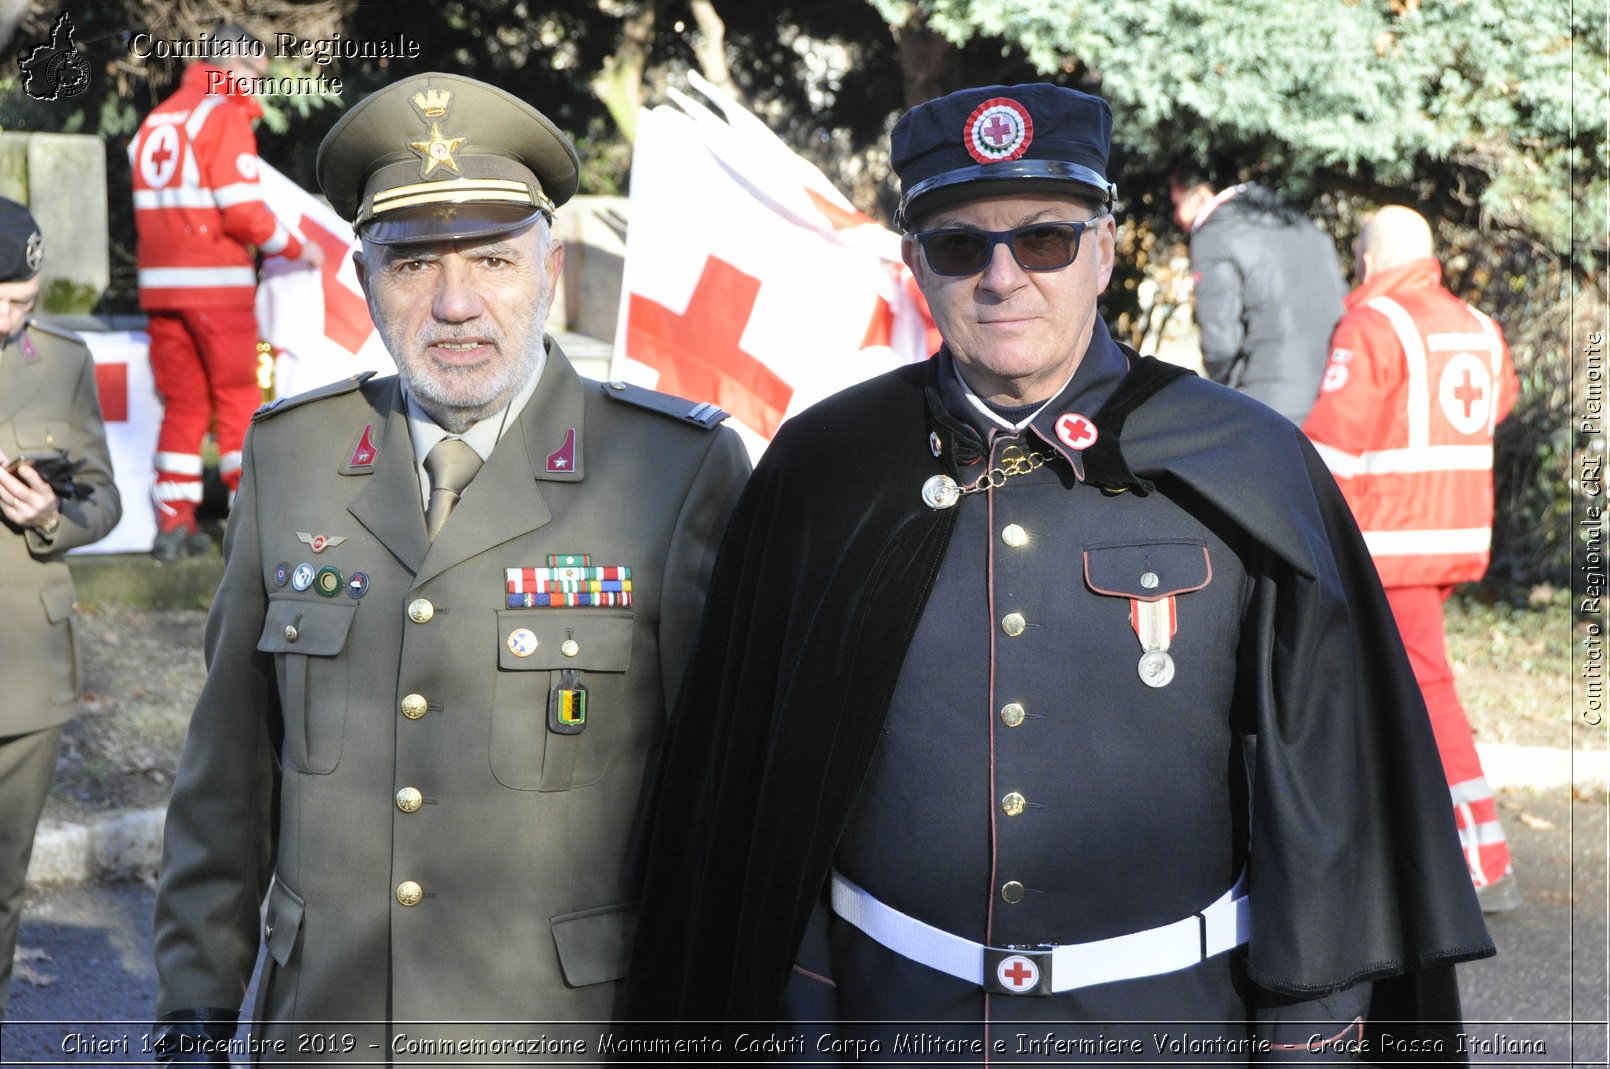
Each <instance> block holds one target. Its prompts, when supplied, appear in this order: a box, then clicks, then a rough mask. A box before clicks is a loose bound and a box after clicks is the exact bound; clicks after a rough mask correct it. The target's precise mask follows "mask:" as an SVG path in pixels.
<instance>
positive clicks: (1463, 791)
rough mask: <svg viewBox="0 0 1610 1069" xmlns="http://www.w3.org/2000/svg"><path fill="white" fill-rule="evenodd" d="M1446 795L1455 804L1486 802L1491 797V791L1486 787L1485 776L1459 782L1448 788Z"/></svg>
mask: <svg viewBox="0 0 1610 1069" xmlns="http://www.w3.org/2000/svg"><path fill="white" fill-rule="evenodd" d="M1448 793H1449V794H1450V795H1452V796H1453V800H1454V801H1455V802H1456V803H1457V802H1487V801H1491V800H1492V797H1493V789H1492V788H1491V787H1490V786H1488V785H1487V777H1486V776H1476V777H1475V778H1473V779H1467V780H1461V781H1460V782H1458V783H1455V784H1453V785H1452V786H1451V787H1449V788H1448Z"/></svg>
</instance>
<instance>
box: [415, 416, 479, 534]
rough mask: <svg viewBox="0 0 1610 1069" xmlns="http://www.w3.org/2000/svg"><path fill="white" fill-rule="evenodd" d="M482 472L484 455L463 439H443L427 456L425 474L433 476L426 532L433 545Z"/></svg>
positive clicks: (426, 513)
mask: <svg viewBox="0 0 1610 1069" xmlns="http://www.w3.org/2000/svg"><path fill="white" fill-rule="evenodd" d="M480 470H481V454H479V453H477V452H476V451H475V450H473V449H471V448H470V447H469V446H468V445H466V444H465V443H464V440H463V439H461V438H443V439H442V440H441V441H439V442H437V443H436V445H435V446H434V447H433V448H432V449H431V451H430V452H429V453H426V454H425V474H426V475H427V476H429V477H430V503H429V504H428V505H426V506H425V530H426V532H427V533H428V534H429V535H430V540H431V541H432V542H434V541H436V536H437V535H438V534H439V533H440V532H441V529H442V524H444V523H446V522H447V516H448V514H449V513H450V512H452V511H453V506H454V505H457V504H458V498H459V495H460V494H462V493H463V492H464V488H465V487H466V486H468V485H470V480H471V479H473V478H475V473H476V472H478V471H480Z"/></svg>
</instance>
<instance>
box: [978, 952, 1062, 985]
mask: <svg viewBox="0 0 1610 1069" xmlns="http://www.w3.org/2000/svg"><path fill="white" fill-rule="evenodd" d="M984 990H986V991H988V992H989V993H990V994H992V995H1049V994H1051V948H1050V947H1007V948H1004V949H997V948H996V947H985V948H984Z"/></svg>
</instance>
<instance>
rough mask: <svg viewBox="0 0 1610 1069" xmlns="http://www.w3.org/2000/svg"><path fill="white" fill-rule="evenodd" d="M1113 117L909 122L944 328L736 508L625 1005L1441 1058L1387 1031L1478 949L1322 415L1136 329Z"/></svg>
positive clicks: (903, 1035) (1443, 1002)
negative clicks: (1123, 294)
mask: <svg viewBox="0 0 1610 1069" xmlns="http://www.w3.org/2000/svg"><path fill="white" fill-rule="evenodd" d="M1110 129H1111V117H1110V113H1109V111H1108V108H1107V105H1106V103H1105V102H1104V101H1103V100H1101V99H1099V98H1097V97H1094V96H1089V95H1086V94H1084V93H1079V92H1076V91H1073V90H1070V89H1063V88H1059V87H1055V86H1051V85H1020V86H1011V87H1007V86H988V87H984V88H979V89H970V90H965V91H962V92H959V93H955V94H952V95H950V96H947V97H943V98H941V99H938V100H934V101H930V102H928V103H926V104H923V105H920V106H918V107H916V108H914V109H912V110H911V111H910V112H908V113H907V114H906V115H905V116H904V117H903V118H902V119H901V120H900V122H899V123H898V124H897V125H896V126H895V128H894V131H893V137H892V140H893V145H892V148H893V152H892V161H893V165H894V168H895V170H896V171H897V172H898V175H899V179H900V184H901V190H902V198H901V205H900V212H899V216H898V221H899V223H900V225H901V227H902V228H903V229H904V230H905V232H906V237H905V241H904V246H903V248H904V256H905V261H906V263H907V264H908V265H909V266H910V268H911V270H912V272H913V274H914V275H915V276H916V279H917V282H918V284H919V285H920V286H921V288H922V292H923V294H924V295H925V296H926V298H927V300H928V304H929V307H930V308H931V309H932V312H933V317H934V321H935V323H936V324H937V326H938V328H939V331H940V334H941V335H942V337H943V340H944V345H943V347H942V348H941V349H940V351H939V352H938V353H937V354H935V356H934V357H933V359H931V360H929V361H928V362H927V363H926V364H924V365H918V366H912V367H909V368H904V369H901V370H898V371H895V372H892V373H889V374H887V375H884V376H882V377H880V378H877V379H873V380H870V381H869V382H866V383H863V384H862V385H860V386H857V387H853V388H851V389H849V390H846V391H844V392H843V393H841V394H839V395H836V396H835V397H832V398H829V399H827V400H825V401H823V402H822V403H821V404H819V405H817V406H816V407H815V408H813V409H810V410H808V411H806V412H804V413H801V414H800V415H798V416H796V417H795V418H794V419H792V420H790V421H789V422H788V423H787V424H786V425H785V426H784V427H783V428H782V429H781V431H780V432H779V434H778V435H777V437H776V438H775V439H774V441H773V442H772V444H771V446H770V447H769V448H768V450H767V452H766V454H765V456H764V457H763V458H762V460H761V462H760V465H759V467H758V469H757V471H756V473H755V476H754V479H753V481H752V482H751V483H750V484H749V487H748V489H747V490H746V491H745V493H744V495H743V497H742V499H741V500H740V503H739V505H738V508H737V511H736V514H735V517H734V520H733V523H732V526H731V527H730V528H729V530H728V533H727V537H726V540H725V543H724V545H723V548H722V551H721V556H720V558H719V560H718V562H717V566H716V574H715V577H714V579H713V582H712V591H713V593H712V595H711V599H710V602H709V608H708V611H707V614H706V618H705V624H704V628H703V632H702V635H701V639H700V643H699V647H698V650H697V651H696V653H695V656H694V660H693V664H692V666H691V668H690V670H689V675H688V680H687V684H686V687H685V689H684V691H683V694H682V696H681V699H680V701H679V703H678V710H677V713H676V715H675V716H674V717H673V721H672V723H673V727H672V737H671V739H670V741H669V744H668V745H669V751H668V757H667V760H666V762H665V765H664V767H663V769H662V772H663V775H662V778H661V785H660V795H659V798H658V808H657V814H656V820H655V825H654V832H653V835H652V836H651V838H650V840H649V841H650V858H649V863H648V869H647V888H646V891H645V898H644V911H643V916H644V917H645V918H653V920H652V921H645V925H646V927H645V928H644V929H643V930H642V931H641V933H640V936H639V942H638V946H637V957H636V968H635V971H634V974H633V975H634V981H633V989H632V994H631V998H632V1006H631V1007H630V1008H631V1012H632V1013H633V1015H634V1016H638V1017H642V1018H644V1019H657V1020H666V1019H681V1020H684V1021H695V1022H707V1021H722V1020H725V1021H729V1022H745V1024H743V1025H741V1026H740V1025H737V1024H734V1025H733V1026H732V1027H731V1028H730V1030H729V1031H728V1032H727V1034H726V1035H725V1036H724V1037H723V1038H724V1040H725V1041H726V1042H727V1043H728V1044H729V1047H728V1049H730V1050H732V1051H733V1052H734V1053H738V1054H739V1055H740V1056H743V1054H744V1049H745V1048H744V1046H743V1044H744V1043H746V1042H751V1041H752V1040H753V1037H754V1035H755V1031H754V1029H753V1027H752V1025H751V1024H750V1023H749V1022H755V1021H763V1022H769V1021H775V1020H778V1019H780V1018H785V1017H786V1018H792V1019H794V1020H800V1021H804V1020H826V1021H829V1022H836V1023H834V1024H832V1025H831V1026H830V1028H829V1030H828V1031H827V1032H825V1033H822V1034H816V1033H811V1034H809V1035H807V1034H805V1033H804V1032H785V1033H783V1034H782V1035H781V1037H779V1038H776V1039H775V1040H774V1042H775V1043H776V1044H778V1045H779V1049H785V1050H794V1051H799V1052H801V1053H815V1054H818V1055H820V1054H827V1055H829V1056H834V1055H843V1056H844V1058H845V1060H847V1059H848V1057H849V1055H850V1054H851V1053H854V1054H856V1055H859V1056H861V1057H881V1058H884V1059H889V1058H891V1057H894V1058H899V1059H901V1060H913V1061H915V1060H922V1059H923V1058H925V1057H933V1058H938V1059H948V1060H951V1061H957V1060H960V1061H964V1062H977V1061H982V1060H984V1058H985V1057H986V1056H987V1057H988V1058H990V1059H991V1060H1025V1059H1026V1060H1045V1059H1047V1058H1050V1059H1054V1060H1066V1059H1067V1058H1069V1057H1074V1058H1090V1059H1094V1060H1099V1061H1102V1062H1120V1061H1127V1060H1150V1061H1154V1062H1155V1061H1156V1060H1157V1059H1159V1058H1163V1059H1168V1058H1170V1057H1171V1056H1174V1057H1178V1058H1179V1060H1183V1061H1193V1060H1207V1061H1214V1062H1216V1063H1220V1064H1236V1063H1240V1064H1245V1063H1248V1062H1252V1061H1256V1060H1262V1059H1264V1058H1271V1057H1273V1058H1283V1059H1291V1058H1300V1059H1303V1060H1305V1061H1306V1060H1310V1059H1313V1060H1318V1061H1325V1060H1340V1061H1345V1060H1350V1059H1351V1058H1352V1056H1353V1055H1354V1054H1355V1053H1357V1052H1360V1051H1365V1052H1368V1054H1369V1055H1370V1056H1376V1055H1378V1054H1381V1055H1385V1056H1388V1057H1392V1058H1399V1059H1401V1058H1409V1057H1415V1056H1426V1055H1432V1054H1440V1055H1441V1056H1446V1057H1449V1058H1453V1057H1455V1056H1456V1054H1455V1047H1456V1039H1455V1037H1453V1036H1452V1035H1451V1034H1446V1033H1439V1032H1437V1031H1436V1029H1435V1028H1434V1027H1422V1026H1420V1025H1417V1024H1413V1023H1410V1024H1405V1025H1402V1026H1392V1027H1393V1031H1392V1036H1393V1043H1392V1044H1391V1045H1387V1044H1386V1043H1385V1042H1384V1041H1383V1040H1382V1039H1381V1038H1380V1037H1379V1036H1374V1035H1370V1034H1367V1033H1366V1032H1365V1031H1364V1027H1363V1020H1364V1019H1365V1018H1369V1019H1371V1020H1373V1021H1376V1022H1380V1021H1385V1020H1407V1021H1411V1022H1413V1021H1420V1020H1426V1021H1443V1022H1452V1023H1450V1024H1447V1025H1445V1026H1444V1027H1446V1028H1448V1029H1450V1030H1451V1029H1453V1028H1456V1027H1457V1021H1458V1018H1459V1010H1458V996H1457V988H1456V987H1455V985H1454V983H1453V976H1452V969H1451V968H1449V966H1451V965H1452V964H1453V963H1454V962H1457V961H1461V960H1466V959H1469V958H1475V957H1482V956H1486V955H1487V954H1490V953H1492V945H1491V942H1490V941H1489V939H1488V938H1487V934H1486V931H1485V928H1484V927H1483V924H1482V920H1481V914H1480V911H1479V910H1478V909H1477V906H1476V902H1475V899H1474V896H1473V894H1472V893H1471V892H1470V890H1469V883H1470V881H1469V879H1468V878H1467V877H1466V876H1465V873H1464V866H1463V862H1462V860H1461V858H1460V854H1459V848H1458V841H1457V837H1456V835H1455V832H1454V827H1453V822H1452V821H1451V820H1450V818H1449V814H1448V811H1447V809H1448V807H1447V801H1446V797H1445V796H1443V795H1442V794H1441V792H1440V790H1439V789H1438V783H1439V782H1440V781H1439V780H1438V779H1437V776H1436V769H1437V768H1438V765H1437V753H1436V749H1435V746H1434V744H1433V741H1432V738H1431V734H1430V732H1429V730H1428V729H1427V725H1426V720H1425V713H1424V710H1423V707H1422V706H1421V704H1420V699H1419V694H1418V690H1417V689H1416V687H1415V682H1414V677H1413V675H1412V673H1411V672H1410V670H1409V667H1408V664H1407V662H1406V660H1405V658H1404V654H1403V651H1402V648H1401V646H1400V645H1399V643H1398V640H1397V637H1396V635H1395V633H1394V628H1393V627H1392V624H1391V616H1390V613H1389V611H1388V609H1387V605H1386V602H1385V599H1384V597H1383V595H1382V593H1381V588H1380V584H1379V582H1378V581H1377V580H1376V579H1375V577H1374V573H1373V572H1372V571H1371V570H1370V566H1369V561H1368V552H1367V550H1366V549H1365V547H1364V545H1363V543H1362V541H1361V539H1360V537H1359V534H1358V531H1357V529H1356V527H1354V525H1353V524H1352V521H1351V519H1350V518H1349V515H1348V510H1347V506H1346V504H1345V502H1344V501H1343V500H1342V498H1341V496H1340V494H1339V493H1338V491H1337V489H1336V486H1335V484H1334V482H1333V481H1332V480H1331V478H1330V476H1329V474H1328V473H1327V472H1326V470H1325V467H1324V465H1323V463H1322V462H1321V461H1320V460H1319V459H1318V458H1317V456H1316V455H1315V454H1314V452H1313V450H1312V448H1311V447H1309V446H1308V445H1307V443H1306V441H1305V440H1304V439H1303V436H1302V435H1301V433H1300V432H1299V431H1298V430H1297V428H1296V427H1295V426H1293V425H1292V424H1291V423H1289V422H1288V421H1286V420H1284V419H1282V418H1281V417H1280V416H1278V415H1277V414H1276V413H1274V412H1273V411H1271V410H1270V409H1268V408H1266V407H1264V406H1263V405H1261V404H1257V403H1255V402H1253V401H1250V400H1248V399H1246V398H1244V397H1242V396H1241V395H1239V394H1237V393H1235V392H1233V391H1231V390H1229V389H1226V388H1224V387H1221V386H1218V385H1215V384H1213V383H1210V382H1206V381H1204V380H1202V379H1199V378H1196V377H1194V376H1191V375H1189V374H1188V373H1186V372H1184V371H1183V370H1182V369H1179V368H1175V367H1172V366H1170V365H1166V364H1161V363H1159V362H1158V361H1156V360H1153V359H1149V358H1146V359H1143V358H1141V357H1139V356H1137V355H1136V354H1135V353H1133V352H1131V351H1130V350H1128V349H1126V348H1124V347H1123V346H1120V345H1119V344H1117V343H1116V342H1114V340H1113V339H1112V337H1111V336H1110V335H1109V333H1108V331H1107V328H1106V326H1105V324H1104V323H1103V322H1102V319H1101V316H1100V315H1099V309H1098V301H1099V299H1100V295H1101V293H1102V292H1103V290H1104V289H1105V288H1106V286H1107V284H1108V281H1109V279H1110V278H1111V275H1112V271H1113V264H1114V258H1115V254H1116V226H1115V223H1114V220H1113V216H1112V210H1113V199H1114V192H1115V191H1114V188H1113V186H1112V185H1111V183H1110V182H1109V181H1108V179H1107V154H1108V140H1109V133H1110ZM1372 1002H1373V1005H1372ZM1152 1022H1173V1023H1152ZM704 1027H705V1026H703V1025H699V1024H695V1025H691V1026H690V1031H691V1032H693V1033H695V1034H696V1033H699V1032H700V1031H702V1030H703V1028H704ZM745 1036H747V1037H748V1039H744V1038H743V1037H745ZM681 1038H684V1039H686V1038H690V1037H688V1036H686V1035H684V1036H683V1037H681ZM667 1042H669V1040H667ZM787 1044H794V1046H792V1047H789V1046H787ZM1271 1044H1273V1045H1275V1046H1279V1047H1283V1048H1284V1049H1283V1050H1275V1049H1273V1047H1272V1046H1271ZM665 1049H667V1050H669V1048H665ZM751 1056H752V1055H751Z"/></svg>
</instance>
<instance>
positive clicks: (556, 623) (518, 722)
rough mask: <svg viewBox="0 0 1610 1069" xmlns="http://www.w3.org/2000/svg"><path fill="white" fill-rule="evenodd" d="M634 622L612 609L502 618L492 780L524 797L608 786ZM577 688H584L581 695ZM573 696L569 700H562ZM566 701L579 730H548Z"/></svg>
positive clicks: (511, 613)
mask: <svg viewBox="0 0 1610 1069" xmlns="http://www.w3.org/2000/svg"><path fill="white" fill-rule="evenodd" d="M633 619H634V617H633V614H632V612H631V611H630V610H612V609H512V610H511V609H504V610H500V611H499V612H498V614H497V641H498V674H497V675H498V678H497V691H496V695H495V697H494V699H493V707H492V736H491V739H490V753H489V756H490V760H491V763H492V775H494V776H495V777H497V780H498V782H499V783H501V784H503V785H504V786H505V787H512V788H513V789H515V790H519V791H567V790H570V789H571V788H572V787H585V786H588V785H589V784H593V783H597V782H598V781H599V780H600V779H603V777H604V773H605V772H606V771H608V769H609V759H610V754H611V752H612V747H611V745H610V741H611V740H610V736H611V735H612V734H613V733H614V732H613V731H612V723H611V722H612V720H613V719H614V718H616V717H618V716H619V715H620V714H622V713H623V712H624V710H621V709H612V708H610V703H611V700H612V699H613V700H615V701H617V702H618V701H620V700H621V699H622V698H623V697H624V694H625V687H623V686H622V685H621V682H622V679H621V677H622V676H623V675H624V673H625V672H626V670H627V669H628V668H630V667H631V663H632V627H633ZM578 685H579V687H580V688H581V689H580V691H579V695H578V689H577V688H578ZM564 691H569V692H570V693H569V694H568V695H563V694H561V692H564ZM562 698H563V699H565V700H567V701H568V703H569V704H568V705H567V706H566V708H567V711H568V713H569V715H570V716H571V717H572V718H574V717H575V716H578V715H579V716H580V717H581V720H580V724H579V730H577V729H576V725H575V724H572V725H570V732H569V733H561V732H559V731H555V730H553V729H552V728H551V726H550V724H549V705H550V703H552V702H554V701H556V700H561V699H562Z"/></svg>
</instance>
